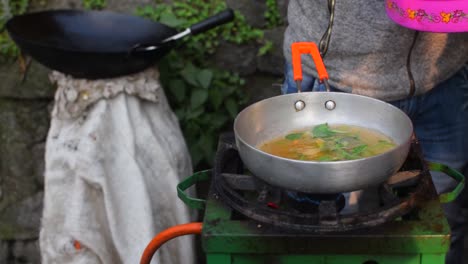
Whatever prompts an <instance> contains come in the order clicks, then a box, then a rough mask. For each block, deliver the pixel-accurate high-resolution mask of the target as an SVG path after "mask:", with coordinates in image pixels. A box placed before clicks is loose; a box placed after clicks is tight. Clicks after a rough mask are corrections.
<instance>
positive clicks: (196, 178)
mask: <svg viewBox="0 0 468 264" xmlns="http://www.w3.org/2000/svg"><path fill="white" fill-rule="evenodd" d="M210 178H211V170H204V171H200V172H196V173H194V174H193V175H192V176H190V177H188V178H186V179H185V180H183V181H182V182H180V183H179V184H177V196H178V197H179V198H180V199H181V200H182V201H183V202H184V203H185V204H186V205H187V206H188V207H190V208H192V209H204V208H205V204H206V200H203V199H199V198H193V197H190V196H188V195H187V194H186V193H185V190H187V189H188V188H189V187H191V186H193V185H196V184H197V183H198V182H202V181H207V180H209V179H210Z"/></svg>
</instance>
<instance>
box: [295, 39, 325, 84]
mask: <svg viewBox="0 0 468 264" xmlns="http://www.w3.org/2000/svg"><path fill="white" fill-rule="evenodd" d="M291 51H292V65H293V74H294V81H296V82H298V81H299V82H300V81H302V65H301V55H302V54H310V55H311V56H312V59H313V60H314V63H315V67H316V68H317V73H318V76H319V79H320V82H324V81H326V80H328V73H327V70H326V69H325V65H324V64H323V60H322V56H320V52H319V49H318V48H317V45H316V44H315V43H314V42H294V43H293V44H291Z"/></svg>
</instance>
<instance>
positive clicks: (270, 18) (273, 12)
mask: <svg viewBox="0 0 468 264" xmlns="http://www.w3.org/2000/svg"><path fill="white" fill-rule="evenodd" d="M265 3H266V6H267V10H266V11H265V14H264V16H265V19H266V21H267V26H268V28H274V27H276V26H279V25H281V24H282V23H283V21H282V19H281V15H280V13H279V10H278V4H277V2H276V0H266V2H265Z"/></svg>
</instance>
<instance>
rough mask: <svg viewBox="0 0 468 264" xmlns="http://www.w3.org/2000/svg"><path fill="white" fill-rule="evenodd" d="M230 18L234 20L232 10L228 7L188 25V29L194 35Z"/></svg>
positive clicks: (226, 21) (228, 20)
mask: <svg viewBox="0 0 468 264" xmlns="http://www.w3.org/2000/svg"><path fill="white" fill-rule="evenodd" d="M232 20H234V11H232V9H230V8H228V9H226V10H224V11H223V12H221V13H218V14H216V15H214V16H212V17H209V18H207V19H205V20H203V21H202V22H199V23H197V24H195V25H192V26H191V27H190V31H191V33H192V34H193V35H196V34H198V33H201V32H204V31H207V30H210V29H212V28H214V27H217V26H219V25H222V24H225V23H228V22H231V21H232Z"/></svg>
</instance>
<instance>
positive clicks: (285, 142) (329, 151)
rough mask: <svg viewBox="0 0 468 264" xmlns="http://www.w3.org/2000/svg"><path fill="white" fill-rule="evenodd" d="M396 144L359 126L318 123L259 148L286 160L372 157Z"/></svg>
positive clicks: (336, 159)
mask: <svg viewBox="0 0 468 264" xmlns="http://www.w3.org/2000/svg"><path fill="white" fill-rule="evenodd" d="M395 146H396V144H395V143H394V142H393V141H392V139H390V138H389V137H387V136H385V135H383V134H381V133H379V132H376V131H374V130H370V129H367V128H362V127H358V126H350V125H330V126H329V125H328V124H321V125H317V126H315V127H313V128H311V129H305V130H300V131H292V132H291V133H289V134H287V135H285V136H282V137H279V138H275V139H273V140H270V141H267V142H265V143H263V144H261V145H260V146H258V148H259V149H261V150H262V151H265V152H267V153H269V154H272V155H275V156H280V157H283V158H288V159H296V160H309V161H312V160H313V161H340V160H353V159H360V158H365V157H371V156H375V155H378V154H381V153H384V152H386V151H388V150H390V149H392V148H394V147H395Z"/></svg>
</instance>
